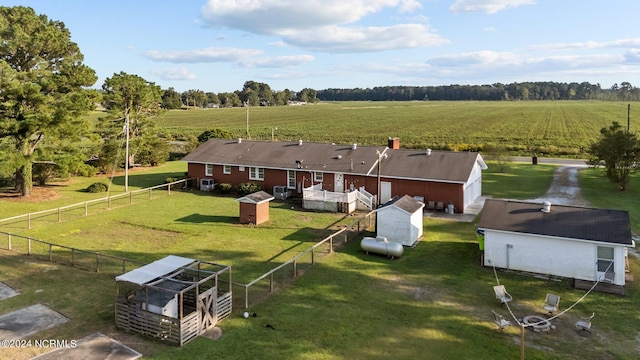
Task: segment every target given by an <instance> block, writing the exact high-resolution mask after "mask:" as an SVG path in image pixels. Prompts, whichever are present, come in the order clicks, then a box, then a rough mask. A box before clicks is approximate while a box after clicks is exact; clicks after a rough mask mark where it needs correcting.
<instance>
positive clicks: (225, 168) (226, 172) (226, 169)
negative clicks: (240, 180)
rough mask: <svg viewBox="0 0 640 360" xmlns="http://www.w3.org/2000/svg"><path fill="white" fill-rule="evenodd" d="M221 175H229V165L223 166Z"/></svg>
mask: <svg viewBox="0 0 640 360" xmlns="http://www.w3.org/2000/svg"><path fill="white" fill-rule="evenodd" d="M222 173H223V174H231V165H225V166H224V169H223V170H222Z"/></svg>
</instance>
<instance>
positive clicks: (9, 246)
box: [7, 234, 11, 250]
mask: <svg viewBox="0 0 640 360" xmlns="http://www.w3.org/2000/svg"><path fill="white" fill-rule="evenodd" d="M7 235H9V243H8V244H7V245H9V250H11V234H7Z"/></svg>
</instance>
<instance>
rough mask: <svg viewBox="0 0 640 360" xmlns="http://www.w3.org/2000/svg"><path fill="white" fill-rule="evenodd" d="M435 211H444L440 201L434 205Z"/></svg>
mask: <svg viewBox="0 0 640 360" xmlns="http://www.w3.org/2000/svg"><path fill="white" fill-rule="evenodd" d="M436 210H438V211H444V203H443V202H442V201H438V203H437V204H436Z"/></svg>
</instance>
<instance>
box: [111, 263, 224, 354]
mask: <svg viewBox="0 0 640 360" xmlns="http://www.w3.org/2000/svg"><path fill="white" fill-rule="evenodd" d="M221 276H222V277H224V279H223V280H222V281H220V277H221ZM115 279H116V309H115V315H116V326H117V327H118V328H120V329H124V330H130V331H133V332H136V333H139V334H143V335H149V336H153V337H156V338H158V339H161V340H163V341H167V342H170V343H173V344H177V345H180V346H182V345H184V344H186V343H188V342H189V341H191V340H193V339H194V338H195V337H197V336H198V335H200V334H202V333H204V332H205V331H206V330H207V329H208V328H210V327H212V326H215V325H216V323H217V322H218V321H220V320H222V319H224V318H226V317H228V316H229V315H230V314H231V310H232V295H231V267H229V266H224V265H219V264H215V263H210V262H205V261H199V260H195V259H189V258H185V257H181V256H175V255H169V256H167V257H165V258H163V259H160V260H157V261H154V262H152V263H150V264H147V265H144V266H142V267H140V268H138V269H134V270H132V271H129V272H127V273H125V274H122V275H119V276H116V278H115ZM220 283H222V284H224V285H223V286H222V287H220Z"/></svg>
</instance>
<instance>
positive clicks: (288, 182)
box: [287, 170, 296, 189]
mask: <svg viewBox="0 0 640 360" xmlns="http://www.w3.org/2000/svg"><path fill="white" fill-rule="evenodd" d="M292 175H293V176H292ZM292 180H293V184H292V183H291V181H292ZM295 188H296V172H295V170H287V189H295Z"/></svg>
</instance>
